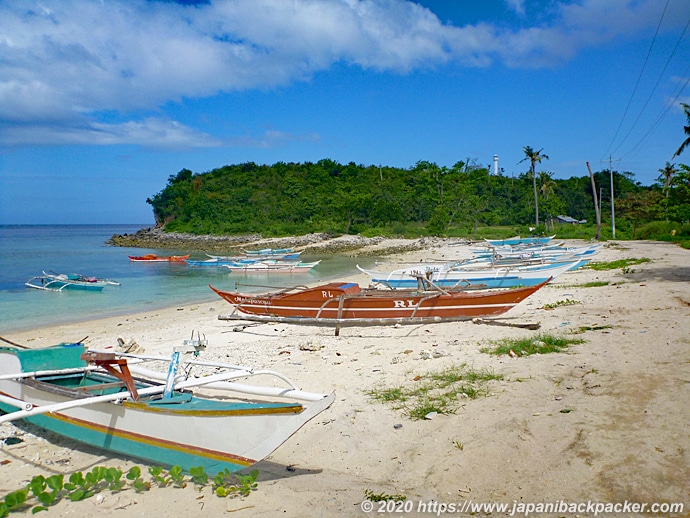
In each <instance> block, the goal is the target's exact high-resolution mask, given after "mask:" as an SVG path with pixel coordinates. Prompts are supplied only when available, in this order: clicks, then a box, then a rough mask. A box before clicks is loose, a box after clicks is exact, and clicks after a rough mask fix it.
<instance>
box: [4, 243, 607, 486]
mask: <svg viewBox="0 0 690 518" xmlns="http://www.w3.org/2000/svg"><path fill="white" fill-rule="evenodd" d="M552 246H553V247H554V248H551V247H552ZM555 246H560V248H555ZM556 250H559V251H560V253H556V252H555V251H556ZM473 252H474V255H475V259H477V260H476V261H474V260H470V261H464V262H459V261H458V262H448V263H442V264H438V263H425V264H418V265H414V266H411V267H406V268H401V269H400V270H396V271H394V272H384V273H380V272H367V273H369V274H370V275H371V278H372V283H373V284H372V286H371V287H368V288H362V287H360V286H359V285H358V284H356V283H352V282H332V283H328V284H325V285H322V286H316V287H311V288H310V287H307V286H296V287H294V288H285V289H281V290H279V291H275V292H272V293H267V294H249V293H244V294H243V293H236V292H229V291H224V290H221V289H218V288H215V287H213V286H210V288H211V289H212V290H213V291H214V292H215V293H217V294H218V295H219V296H220V297H221V298H223V299H224V300H226V301H227V302H229V303H230V304H231V305H232V306H233V308H234V311H233V312H232V313H231V314H229V315H219V317H218V318H219V319H220V320H249V321H270V322H287V323H295V324H305V325H322V326H329V325H331V326H335V327H336V332H337V330H338V329H339V327H340V326H341V325H388V324H398V323H433V322H444V321H457V320H468V319H473V318H477V317H479V318H481V317H493V316H496V315H500V314H503V313H505V312H507V311H509V310H510V309H511V308H513V307H515V306H516V305H517V304H519V303H520V302H522V301H523V300H525V299H526V298H527V297H529V296H531V295H532V294H534V293H535V292H536V291H538V290H539V289H541V288H542V287H543V286H544V285H546V284H547V283H548V282H550V281H551V280H552V279H553V278H554V277H555V276H557V275H560V274H562V273H563V272H565V271H567V270H571V269H573V268H575V267H577V265H578V264H579V263H581V262H582V261H588V260H589V258H591V256H592V255H593V254H594V253H596V247H583V248H581V249H567V248H563V247H562V245H549V244H548V243H547V242H543V243H541V242H540V243H536V244H535V243H524V244H495V243H488V244H487V245H486V246H484V247H480V248H477V249H476V250H474V251H473ZM525 254H527V255H529V257H526V256H525V257H520V256H523V255H525ZM480 257H485V258H486V257H488V259H484V260H481V261H480V260H479V258H480ZM528 259H529V260H530V261H533V262H532V263H531V264H524V261H526V260H528ZM511 261H512V262H511ZM537 261H541V262H537ZM518 262H519V264H518ZM553 264H559V266H553ZM480 265H483V266H480ZM498 270H503V272H504V273H498ZM362 271H365V272H366V270H362ZM527 271H529V272H535V271H541V272H543V273H541V274H540V275H542V277H526V276H524V273H525V272H527ZM480 272H481V273H482V275H483V276H482V277H480V282H477V281H476V280H475V279H474V278H473V277H472V276H471V275H470V274H474V273H480ZM489 272H491V273H489ZM507 272H510V274H508V273H507ZM455 274H457V275H458V277H457V278H455V277H452V275H455ZM520 275H523V277H522V278H521V280H520V281H519V282H520V283H519V284H517V282H518V281H515V283H514V284H512V285H510V286H509V285H508V282H509V279H512V278H513V277H515V278H518V277H519V276H520ZM498 278H501V279H503V281H502V283H500V284H499V285H498V286H493V285H490V282H489V281H490V280H492V279H498ZM535 279H540V280H538V281H537V280H535ZM398 281H400V283H399V284H400V286H401V287H400V286H398ZM403 281H405V282H403ZM407 281H412V284H414V285H411V284H410V283H408V282H407ZM461 281H463V282H461ZM510 282H511V283H512V282H513V281H512V280H511V281H510ZM444 283H445V284H444ZM408 284H410V285H409V286H408ZM486 288H491V289H486ZM496 288H498V289H496ZM0 340H3V341H4V342H5V344H6V345H3V346H0V410H2V411H3V412H5V414H4V415H2V416H0V423H2V422H6V421H13V420H17V419H25V420H27V421H30V422H31V423H33V424H35V425H37V426H38V427H40V428H43V429H46V430H50V431H53V432H56V433H58V434H61V435H64V436H67V437H70V438H72V439H74V440H77V441H81V442H83V443H87V444H89V445H91V446H95V447H97V448H101V449H103V450H106V451H110V452H114V453H116V454H119V455H124V456H132V457H135V458H139V459H142V460H144V461H146V462H149V463H152V464H154V465H162V466H174V465H178V466H180V467H181V468H182V469H183V470H185V471H189V470H190V469H191V468H193V467H203V468H204V469H205V470H206V471H207V472H208V473H209V474H211V475H213V474H215V473H218V472H222V471H224V470H228V471H237V470H240V469H243V468H246V467H247V466H250V465H252V464H254V463H255V462H257V461H259V460H261V459H263V458H265V457H266V456H267V455H269V454H270V453H271V452H273V451H274V450H275V449H276V448H278V447H279V446H280V445H281V444H282V443H283V442H284V441H285V440H287V439H288V438H289V437H290V436H291V435H292V434H293V433H295V432H296V431H297V430H299V429H300V428H301V427H302V426H304V425H305V424H306V423H307V422H308V421H309V420H310V419H312V418H313V417H314V416H316V415H318V414H319V413H321V412H323V411H324V410H325V409H326V408H328V407H329V406H330V405H331V404H332V403H333V401H334V399H335V394H334V393H332V392H331V393H319V392H306V391H303V390H300V389H298V388H297V387H296V386H295V384H294V383H292V382H291V381H290V380H289V379H288V378H287V377H285V376H284V375H282V374H280V373H277V372H274V371H269V370H257V369H254V368H251V367H245V366H238V365H230V364H224V363H218V362H209V361H203V360H201V359H200V358H199V356H200V353H201V352H203V351H204V350H205V348H206V345H207V341H206V339H205V337H203V336H202V335H201V334H200V333H197V334H196V336H195V335H194V333H192V336H191V338H190V339H189V340H185V341H184V342H183V344H182V346H180V347H175V348H174V349H173V351H172V354H171V355H170V356H154V355H146V356H145V355H137V354H128V353H124V352H112V349H111V350H98V349H87V348H86V347H85V345H84V344H83V343H63V344H59V345H56V346H53V347H45V348H27V347H25V346H23V345H20V344H16V343H13V342H10V341H9V340H6V339H4V338H0ZM157 362H162V363H163V367H164V368H162V369H161V368H152V367H151V364H155V363H157ZM166 367H167V368H166ZM257 376H261V377H266V376H268V377H269V379H270V380H271V381H269V382H268V383H267V384H262V385H260V384H257V383H256V381H249V382H245V380H247V379H251V380H253V379H254V378H256V377H257ZM208 389H211V391H209V390H208Z"/></svg>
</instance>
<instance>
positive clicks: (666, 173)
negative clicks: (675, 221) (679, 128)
mask: <svg viewBox="0 0 690 518" xmlns="http://www.w3.org/2000/svg"><path fill="white" fill-rule="evenodd" d="M689 140H690V139H689ZM679 172H680V171H679V170H678V169H676V164H670V163H668V162H666V165H665V166H664V168H663V169H659V173H661V174H660V175H659V177H658V178H657V180H659V182H661V181H663V182H664V187H663V190H664V192H665V193H666V205H665V212H666V223H668V191H669V190H670V188H671V185H673V182H674V181H675V176H676V175H677V174H678V173H679Z"/></svg>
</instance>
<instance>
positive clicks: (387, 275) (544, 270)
mask: <svg viewBox="0 0 690 518" xmlns="http://www.w3.org/2000/svg"><path fill="white" fill-rule="evenodd" d="M587 261H588V259H575V260H571V261H567V262H561V263H551V264H537V265H527V266H517V265H514V266H503V267H493V266H491V265H490V264H488V265H483V266H482V265H477V264H472V265H463V264H462V263H459V264H456V263H423V264H419V265H414V266H408V267H405V268H399V269H397V270H393V271H391V272H377V271H374V270H367V269H364V268H361V267H360V266H359V265H357V268H358V269H359V270H360V271H361V272H362V273H366V274H367V275H368V276H369V277H371V281H372V282H373V283H374V284H381V285H384V286H386V287H388V288H393V289H399V288H403V289H405V288H411V287H414V286H417V284H418V278H419V277H420V276H421V277H423V278H425V279H428V280H429V281H431V282H432V283H434V284H436V285H437V286H441V287H444V288H447V289H464V290H468V289H470V290H471V289H486V288H515V287H527V286H536V285H539V284H542V283H544V282H546V281H549V280H552V279H555V278H556V277H558V276H559V275H561V274H563V273H565V272H567V271H569V270H572V269H574V268H578V267H580V266H582V264H583V263H585V262H587Z"/></svg>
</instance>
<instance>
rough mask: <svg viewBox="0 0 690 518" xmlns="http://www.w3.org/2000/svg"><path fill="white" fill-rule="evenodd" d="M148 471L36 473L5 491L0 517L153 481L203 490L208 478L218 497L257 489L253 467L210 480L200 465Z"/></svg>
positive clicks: (97, 469) (142, 489)
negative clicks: (20, 485)
mask: <svg viewBox="0 0 690 518" xmlns="http://www.w3.org/2000/svg"><path fill="white" fill-rule="evenodd" d="M148 473H149V476H150V480H144V478H142V471H141V468H140V467H139V466H132V467H131V468H130V469H129V471H127V473H124V472H123V471H122V470H121V469H118V468H113V467H110V468H108V467H105V466H96V467H94V468H93V469H92V470H91V471H89V472H87V473H86V474H84V473H83V472H81V471H77V472H74V473H72V474H70V475H69V477H68V479H67V481H65V474H63V473H61V474H57V475H51V476H50V477H44V476H43V475H36V476H34V477H33V478H32V479H31V481H30V482H29V483H28V484H27V485H26V486H24V487H23V488H21V489H18V490H16V491H12V492H10V493H8V494H6V495H5V497H4V498H3V499H2V500H0V518H4V517H6V516H9V514H10V513H13V512H24V511H26V510H27V509H31V513H32V514H36V513H39V512H41V511H48V510H49V509H50V507H52V506H54V505H56V504H57V503H59V502H61V501H63V500H69V501H72V502H78V501H81V500H86V499H87V498H90V497H92V496H94V495H96V494H98V493H102V492H104V491H110V492H111V493H113V494H114V493H119V492H121V491H125V490H128V489H132V490H134V491H135V492H137V493H143V492H145V491H148V490H149V489H151V487H152V485H153V484H155V485H157V486H158V487H168V486H171V487H177V488H184V487H186V486H187V485H188V483H189V482H191V483H193V484H194V485H195V486H196V487H197V488H199V489H202V488H203V487H205V486H207V485H208V484H209V481H210V482H211V487H212V490H213V492H214V493H215V494H216V495H217V496H219V497H235V496H242V497H246V496H249V495H250V494H251V492H252V491H256V489H257V488H258V483H257V482H256V478H257V477H258V475H259V471H258V470H256V469H254V470H252V471H251V472H250V473H248V474H246V475H243V474H239V473H233V472H230V471H229V470H227V469H225V470H224V471H222V472H219V473H218V474H217V475H216V476H215V477H213V479H211V478H210V477H209V475H208V473H206V471H205V470H204V468H203V467H196V468H191V469H190V470H189V475H185V474H184V472H183V471H182V468H181V467H180V466H173V467H171V468H170V470H165V469H163V468H162V467H160V466H152V467H149V468H148Z"/></svg>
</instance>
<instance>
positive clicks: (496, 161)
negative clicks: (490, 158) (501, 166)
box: [493, 155, 498, 175]
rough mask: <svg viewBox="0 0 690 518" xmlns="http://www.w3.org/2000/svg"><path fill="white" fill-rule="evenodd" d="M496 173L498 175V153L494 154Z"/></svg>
mask: <svg viewBox="0 0 690 518" xmlns="http://www.w3.org/2000/svg"><path fill="white" fill-rule="evenodd" d="M493 174H494V175H498V155H494V172H493Z"/></svg>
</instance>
